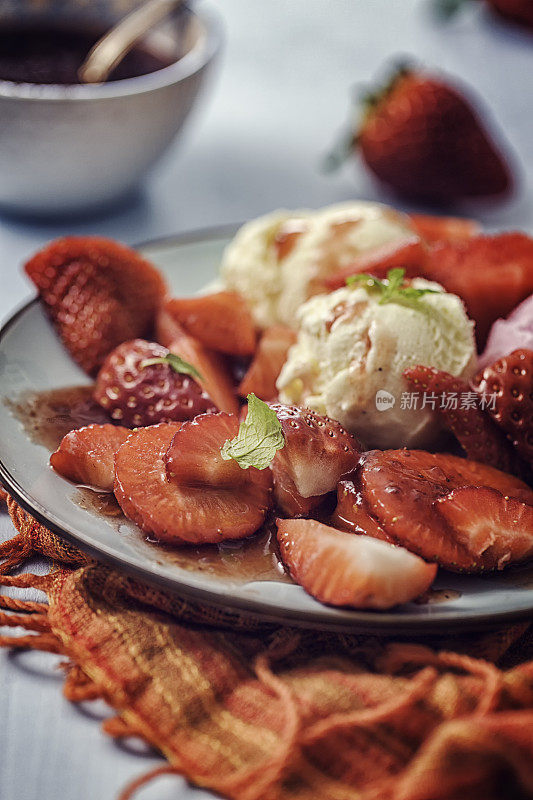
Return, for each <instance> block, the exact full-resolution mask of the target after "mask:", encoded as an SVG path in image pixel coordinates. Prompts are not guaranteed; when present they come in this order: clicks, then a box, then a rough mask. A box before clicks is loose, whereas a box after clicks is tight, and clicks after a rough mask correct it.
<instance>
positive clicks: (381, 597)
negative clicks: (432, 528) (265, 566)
mask: <svg viewBox="0 0 533 800" xmlns="http://www.w3.org/2000/svg"><path fill="white" fill-rule="evenodd" d="M277 525H278V542H279V545H280V550H281V557H282V558H283V561H284V563H285V564H286V566H287V567H288V569H289V572H290V574H291V577H292V578H293V579H294V580H295V581H296V583H299V584H300V585H301V586H303V588H304V589H305V590H306V592H308V593H309V594H311V595H312V596H313V597H316V598H317V600H320V601H321V602H322V603H329V604H331V605H334V606H351V607H353V608H379V609H386V608H392V607H393V606H396V605H400V604H401V603H407V602H409V601H410V600H414V599H415V598H416V597H418V596H419V595H421V594H422V593H423V592H425V591H427V590H428V589H429V587H430V586H431V584H432V583H433V580H434V578H435V574H436V572H437V565H436V564H426V562H425V561H423V560H422V559H421V558H419V557H418V556H415V555H413V553H410V552H409V551H408V550H405V549H404V548H403V547H395V546H394V545H391V544H388V543H387V542H380V541H378V540H377V539H372V538H371V537H369V536H353V535H351V534H349V533H342V532H341V531H337V530H335V528H330V527H328V526H327V525H323V524H322V523H320V522H316V521H315V520H307V519H299V520H298V519H278V520H277Z"/></svg>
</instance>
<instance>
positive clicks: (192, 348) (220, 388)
mask: <svg viewBox="0 0 533 800" xmlns="http://www.w3.org/2000/svg"><path fill="white" fill-rule="evenodd" d="M170 350H171V351H172V352H173V353H176V354H177V355H179V356H181V358H183V359H184V361H188V362H189V364H192V365H193V366H194V367H196V369H197V370H198V372H199V373H200V376H201V377H200V378H199V379H198V380H199V383H200V385H201V386H202V387H203V389H204V391H205V392H207V394H208V395H209V397H210V398H211V399H212V400H213V402H214V403H215V405H216V406H217V407H218V408H219V409H220V411H226V412H227V413H228V414H238V413H239V401H238V399H237V395H236V393H235V388H234V384H233V381H232V378H231V372H230V369H229V367H228V364H227V363H226V361H225V359H224V356H222V355H220V353H214V352H213V351H212V350H208V349H207V347H204V345H203V344H201V343H200V342H199V341H198V340H197V339H195V338H194V337H193V336H189V335H188V334H186V333H185V332H184V331H180V332H179V334H178V336H177V337H176V339H174V341H173V342H171V344H170Z"/></svg>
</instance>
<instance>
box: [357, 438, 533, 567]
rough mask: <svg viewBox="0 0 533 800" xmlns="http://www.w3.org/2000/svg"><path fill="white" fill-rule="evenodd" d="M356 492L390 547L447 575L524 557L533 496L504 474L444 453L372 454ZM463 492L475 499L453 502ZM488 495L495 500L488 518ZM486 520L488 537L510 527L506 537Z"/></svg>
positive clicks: (364, 458)
mask: <svg viewBox="0 0 533 800" xmlns="http://www.w3.org/2000/svg"><path fill="white" fill-rule="evenodd" d="M356 485H357V487H358V489H359V491H360V492H361V495H362V499H363V502H364V504H365V507H366V508H367V509H368V510H369V511H370V513H371V514H372V516H374V517H375V518H376V519H377V521H378V523H379V525H380V527H381V528H382V529H384V530H385V532H386V533H387V534H388V535H389V536H390V537H391V538H392V539H393V540H394V541H396V542H397V543H398V544H401V545H403V546H404V547H407V549H408V550H411V551H412V552H414V553H418V554H419V555H420V556H422V558H425V559H427V560H428V561H435V562H437V563H438V564H440V565H441V566H443V567H445V568H446V569H450V570H452V571H455V572H457V571H465V572H482V571H483V570H491V569H495V568H497V567H499V566H501V565H502V564H503V563H505V564H508V563H512V562H513V561H515V560H522V558H523V557H524V549H523V545H524V536H526V539H527V535H526V534H527V529H528V519H531V516H530V511H531V512H532V513H533V491H532V490H531V489H530V488H529V487H528V486H527V485H526V484H525V483H523V482H522V481H520V480H519V479H518V478H515V477H513V476H511V475H508V474H507V473H505V472H501V471H500V470H497V469H494V468H493V467H490V466H488V465H486V464H480V463H479V462H477V461H469V460H467V459H464V458H459V457H458V456H453V455H450V454H448V453H428V452H426V451H423V450H406V449H404V450H385V451H378V450H374V451H370V452H367V453H365V454H364V455H363V456H362V457H361V461H360V467H359V470H358V472H357V475H356ZM466 488H468V489H469V490H470V489H471V490H473V491H474V493H473V494H472V493H470V494H468V495H463V500H464V502H461V501H460V498H459V499H458V497H457V495H454V497H450V495H452V494H453V493H454V492H455V490H459V489H466ZM487 489H490V490H491V494H490V497H491V498H492V501H493V502H491V506H490V507H491V509H492V511H491V512H490V513H488V515H487V509H484V508H483V503H484V501H483V497H484V494H483V492H485V490H487ZM477 490H480V493H479V494H476V491H477ZM454 498H455V499H454ZM476 498H477V499H476ZM509 498H513V499H514V500H515V501H516V504H515V503H512V504H509V503H508V499H509ZM522 507H524V508H522ZM446 508H449V509H451V510H450V513H449V514H446V513H445V509H446ZM528 509H529V510H530V511H528ZM517 510H519V511H520V514H519V515H517ZM513 513H514V518H515V519H516V524H515V523H513V522H512V519H513ZM491 519H492V520H493V522H494V530H493V533H494V532H495V531H496V530H500V528H501V529H502V530H503V528H505V527H507V528H508V535H506V536H505V537H502V534H501V532H500V533H497V534H496V533H495V535H492V534H491V533H490V530H492V529H489V530H487V523H490V520H491ZM490 524H492V523H490ZM529 533H530V534H531V531H530V532H529ZM380 538H381V537H380ZM527 546H529V545H527ZM501 559H504V562H502V560H501Z"/></svg>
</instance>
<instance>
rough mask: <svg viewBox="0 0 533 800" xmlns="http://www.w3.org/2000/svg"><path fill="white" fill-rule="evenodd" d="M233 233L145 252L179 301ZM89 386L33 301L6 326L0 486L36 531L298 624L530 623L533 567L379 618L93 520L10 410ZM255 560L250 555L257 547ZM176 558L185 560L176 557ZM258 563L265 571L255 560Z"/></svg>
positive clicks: (425, 626) (394, 628) (216, 600)
mask: <svg viewBox="0 0 533 800" xmlns="http://www.w3.org/2000/svg"><path fill="white" fill-rule="evenodd" d="M230 234H231V231H228V230H225V231H220V230H218V231H207V232H201V233H198V234H190V235H186V236H178V237H176V238H174V239H167V240H162V241H157V242H153V243H150V244H147V245H145V246H144V247H143V248H142V249H143V251H144V253H145V254H146V255H147V256H148V257H149V258H151V259H152V260H153V261H154V262H155V263H156V264H157V265H158V266H159V267H160V268H161V269H162V271H163V272H164V273H165V275H166V277H167V278H168V281H169V283H170V285H171V287H172V290H173V292H175V293H176V294H180V295H186V294H191V293H193V292H195V291H196V290H198V289H200V288H201V287H202V286H204V285H205V284H206V283H208V282H209V281H210V280H212V279H213V278H214V277H215V274H216V270H217V266H218V263H219V260H220V255H221V253H222V250H223V248H224V246H225V244H226V243H227V241H228V240H229V238H230ZM88 384H89V379H88V378H87V376H86V375H84V373H83V372H81V370H80V369H79V368H78V367H77V366H76V365H75V364H74V362H73V361H72V360H71V359H70V357H69V355H68V354H67V352H66V351H65V350H64V349H63V347H62V345H61V344H60V342H59V340H58V338H57V337H56V336H55V334H54V331H53V329H52V327H51V325H50V323H49V322H48V320H47V318H46V316H45V314H44V312H43V311H42V310H41V307H40V305H39V303H38V302H36V301H33V302H30V303H29V304H28V305H26V306H25V307H24V308H22V309H21V310H20V311H18V312H17V313H16V314H15V315H14V316H13V317H12V318H11V319H10V320H9V322H8V323H7V324H6V325H5V326H4V328H3V330H2V331H1V333H0V387H1V395H2V398H1V402H0V453H1V461H0V475H1V478H2V480H3V482H4V483H5V485H6V487H7V488H8V490H9V491H10V492H11V494H12V495H13V496H14V497H15V498H16V499H17V500H18V501H19V502H20V503H21V505H22V506H24V508H26V509H27V510H28V511H29V512H30V513H31V514H33V515H34V516H35V517H36V518H37V519H39V520H40V521H41V522H42V523H43V524H45V525H47V526H48V527H50V528H51V529H52V530H54V531H56V532H57V533H59V534H60V535H62V536H64V537H66V538H68V539H69V540H72V541H74V542H75V543H76V544H78V545H79V546H80V547H81V548H83V549H85V550H87V551H88V552H90V553H92V554H94V555H96V556H98V557H99V558H101V559H104V560H106V561H109V562H112V563H115V564H118V565H120V566H121V567H123V568H124V569H125V570H128V571H130V572H132V573H135V574H137V575H140V576H142V577H143V578H145V579H146V580H148V581H152V582H155V583H157V584H159V585H161V586H164V587H166V588H169V589H172V590H174V591H176V592H177V593H179V594H180V595H182V596H184V597H189V598H195V599H197V600H202V601H203V602H206V603H209V604H212V605H223V606H225V607H229V608H233V609H247V610H249V611H253V612H254V613H255V614H257V615H258V616H261V617H263V618H265V619H267V620H271V621H277V622H284V623H291V624H294V625H301V626H309V627H321V628H332V629H341V630H352V631H355V630H373V631H374V632H376V633H377V632H383V633H384V632H389V633H390V632H392V633H397V634H400V633H402V632H409V633H410V634H412V633H418V634H421V635H429V634H430V633H431V632H434V631H435V630H436V629H443V628H446V629H451V628H457V627H461V628H463V629H464V628H466V627H470V628H475V627H482V626H490V625H494V624H500V623H502V622H504V621H508V620H509V621H510V620H513V619H518V618H524V617H528V616H531V614H532V612H533V566H529V567H528V566H526V567H520V568H516V569H511V570H508V571H506V572H504V573H501V574H499V575H493V576H487V577H475V576H460V575H452V574H449V573H445V572H441V573H440V574H439V576H438V578H437V582H436V589H437V590H438V591H437V593H436V594H435V595H434V596H433V599H434V600H438V602H431V603H427V604H414V603H410V604H406V605H404V606H401V607H399V608H397V609H395V610H394V611H390V612H386V613H385V612H370V611H348V610H343V609H337V608H332V607H328V606H324V605H322V604H320V603H318V602H317V601H315V600H314V599H313V598H312V597H310V596H309V595H307V594H306V593H305V592H304V590H303V589H301V588H300V587H299V586H296V585H294V584H292V583H290V582H288V581H287V579H285V580H282V579H280V580H276V579H275V575H274V576H272V575H270V576H269V577H270V580H263V579H259V580H258V579H255V578H254V579H249V578H243V576H242V575H235V574H233V572H232V569H233V567H232V565H233V564H234V562H235V561H236V560H237V561H238V557H239V556H238V554H239V552H240V551H239V550H235V549H232V545H228V546H227V548H226V549H225V550H224V554H223V556H222V563H223V569H222V570H220V569H217V570H215V571H211V570H210V569H209V568H208V566H207V567H206V570H205V571H204V572H201V571H198V570H197V569H196V568H194V564H195V563H196V559H200V558H201V556H195V555H194V554H191V551H190V550H189V551H187V552H186V553H185V551H182V553H181V554H180V551H179V550H178V551H176V553H174V554H173V553H170V552H167V551H164V550H162V549H161V548H159V547H157V546H155V545H154V544H151V543H150V542H148V541H146V540H145V538H144V537H143V535H142V534H141V532H140V531H139V529H138V528H137V527H136V526H135V525H134V524H133V523H131V522H129V521H128V520H126V519H124V518H123V517H117V518H113V517H108V516H105V515H101V514H98V513H97V512H95V510H94V508H93V507H92V506H91V503H89V502H88V501H87V498H86V497H85V496H83V497H82V493H81V492H80V489H79V488H77V487H76V486H74V485H73V484H71V483H69V482H68V481H66V480H63V479H62V478H60V477H59V476H58V475H56V474H55V473H54V472H53V471H52V469H51V468H50V467H49V465H48V459H49V454H50V450H49V448H47V447H45V446H44V445H42V444H39V443H37V442H36V441H35V440H34V438H32V437H31V436H30V435H29V433H28V432H27V428H26V427H25V426H23V424H22V423H21V421H20V419H18V418H17V416H16V415H15V414H14V413H13V403H14V402H15V403H16V402H17V400H18V399H19V398H20V397H21V395H23V394H24V393H27V392H41V391H47V390H52V389H55V388H57V387H69V386H75V385H88ZM85 492H86V493H87V492H88V490H85ZM80 497H82V500H83V502H81V504H80ZM259 550H260V548H259ZM254 552H255V555H256V556H257V555H258V548H257V547H256V548H255V550H254ZM183 554H185V555H186V556H187V557H186V558H182V557H181V556H182V555H183ZM259 557H260V559H261V558H262V562H261V563H263V564H264V563H265V558H264V557H262V555H261V552H259ZM267 560H268V557H267ZM204 561H205V559H204ZM207 561H209V559H207ZM202 563H203V562H202ZM191 567H193V568H191ZM272 577H274V580H272ZM446 598H447V599H446Z"/></svg>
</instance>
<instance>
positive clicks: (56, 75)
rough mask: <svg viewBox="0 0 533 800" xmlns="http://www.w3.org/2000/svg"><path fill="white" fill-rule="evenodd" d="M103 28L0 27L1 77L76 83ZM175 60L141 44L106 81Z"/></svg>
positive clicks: (145, 70)
mask: <svg viewBox="0 0 533 800" xmlns="http://www.w3.org/2000/svg"><path fill="white" fill-rule="evenodd" d="M103 33H105V30H97V29H94V28H91V27H88V28H85V29H82V28H72V27H59V26H57V27H53V26H51V25H49V24H48V25H36V24H33V25H31V26H30V25H28V26H22V25H20V26H19V25H17V26H12V25H9V26H5V25H4V26H0V80H4V81H12V82H14V83H35V84H41V85H43V84H60V85H65V86H72V85H75V84H79V83H80V81H79V78H78V70H79V68H80V67H81V65H82V64H83V62H84V61H85V58H86V57H87V55H88V54H89V51H90V50H91V48H92V47H93V45H95V44H96V42H97V41H98V39H99V38H100V37H101V36H102V35H103ZM172 63H174V59H171V58H169V57H165V56H164V55H162V54H161V53H156V52H155V51H152V50H150V49H148V48H147V47H145V46H144V45H142V44H139V45H137V46H136V47H134V48H133V49H132V50H131V51H130V52H129V53H128V54H127V55H126V56H125V57H124V59H123V60H122V62H121V63H120V64H119V65H118V66H117V67H116V68H115V69H114V70H113V72H112V73H111V75H110V76H109V78H108V82H109V81H118V80H123V79H125V78H136V77H138V76H140V75H148V74H150V73H152V72H156V71H157V70H160V69H163V68H164V67H168V66H170V64H172Z"/></svg>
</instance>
